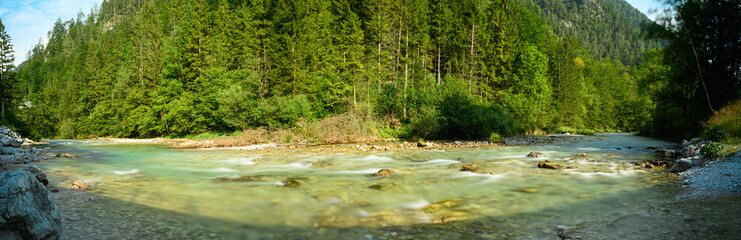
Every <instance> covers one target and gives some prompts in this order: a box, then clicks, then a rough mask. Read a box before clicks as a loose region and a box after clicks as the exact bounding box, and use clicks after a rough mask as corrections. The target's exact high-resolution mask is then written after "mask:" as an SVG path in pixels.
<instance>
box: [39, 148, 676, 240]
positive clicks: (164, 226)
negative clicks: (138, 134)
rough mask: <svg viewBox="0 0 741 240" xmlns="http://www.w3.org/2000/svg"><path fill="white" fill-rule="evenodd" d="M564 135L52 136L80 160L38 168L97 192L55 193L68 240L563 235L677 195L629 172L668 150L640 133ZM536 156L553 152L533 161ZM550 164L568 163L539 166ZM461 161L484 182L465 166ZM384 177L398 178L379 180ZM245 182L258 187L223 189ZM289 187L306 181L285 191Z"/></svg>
mask: <svg viewBox="0 0 741 240" xmlns="http://www.w3.org/2000/svg"><path fill="white" fill-rule="evenodd" d="M544 137H546V136H544ZM562 138H564V139H567V140H568V139H571V140H573V141H557V142H555V143H551V144H533V145H528V146H508V147H489V148H460V149H458V148H454V149H434V150H396V151H381V152H374V151H370V152H360V151H338V150H337V149H342V148H343V145H339V146H338V145H335V146H319V147H309V148H299V149H269V150H180V149H169V148H168V147H167V146H166V145H158V144H131V143H116V142H109V141H76V140H52V141H50V145H49V146H50V149H49V150H47V151H48V152H64V153H72V154H74V155H78V156H79V158H72V159H66V158H57V159H51V160H49V161H47V162H45V163H40V167H41V168H42V169H44V170H45V171H46V172H47V174H48V175H49V179H50V181H51V182H52V183H53V185H58V186H60V188H68V186H70V185H71V183H72V181H73V180H74V179H81V180H83V181H85V182H87V183H88V184H90V185H91V188H90V189H88V190H87V191H86V192H78V191H74V190H69V189H63V190H62V192H61V193H57V194H56V196H55V200H56V201H57V202H58V204H59V205H60V208H61V215H62V216H63V222H64V223H65V238H68V239H78V238H91V239H107V238H110V239H141V238H164V239H181V238H192V239H276V238H277V239H384V238H389V239H419V238H425V239H426V238H442V239H450V238H461V237H462V238H484V239H486V238H490V239H498V238H518V239H544V238H545V239H557V238H556V235H555V233H554V230H553V229H554V228H555V227H556V226H557V225H564V226H569V227H570V228H576V227H578V226H582V225H585V224H587V225H588V224H590V223H594V222H598V221H601V220H604V219H606V218H611V217H615V216H616V215H620V214H625V213H631V212H635V211H637V208H640V207H641V206H639V205H643V204H641V203H644V202H651V201H654V200H656V199H663V198H666V196H668V195H671V194H673V193H674V192H675V191H676V188H677V187H676V185H675V184H667V183H666V182H667V180H664V176H665V173H663V172H661V171H656V170H652V169H644V168H638V167H636V166H635V165H634V164H632V163H631V162H634V161H642V160H646V159H652V158H655V154H654V153H652V151H651V150H648V149H647V148H648V147H657V148H670V147H672V146H673V145H672V144H671V143H668V142H663V141H659V140H655V139H651V138H645V137H639V136H635V135H631V134H598V135H597V136H588V137H585V136H562ZM572 138H573V139H572ZM347 146H349V145H347ZM531 151H537V152H541V153H543V155H544V157H543V158H529V157H526V156H527V154H528V153H529V152H531ZM579 153H586V154H587V155H588V157H576V155H577V154H579ZM545 159H548V160H551V161H554V162H558V163H561V164H565V165H567V166H569V167H568V168H567V169H563V170H550V169H540V168H537V167H536V166H537V163H538V162H539V161H543V160H545ZM463 164H476V165H478V166H479V169H480V170H482V171H483V173H472V172H463V171H459V168H460V167H461V165H463ZM382 168H391V169H393V170H394V171H395V174H393V175H391V176H388V177H372V176H370V175H369V174H372V173H374V172H376V171H378V170H379V169H382ZM246 176H249V177H253V178H251V179H249V180H251V181H218V180H216V179H217V178H220V177H227V178H237V177H246ZM288 180H292V181H296V182H298V183H299V184H300V185H299V186H296V187H287V186H284V185H283V182H284V181H288ZM577 235H578V234H577Z"/></svg>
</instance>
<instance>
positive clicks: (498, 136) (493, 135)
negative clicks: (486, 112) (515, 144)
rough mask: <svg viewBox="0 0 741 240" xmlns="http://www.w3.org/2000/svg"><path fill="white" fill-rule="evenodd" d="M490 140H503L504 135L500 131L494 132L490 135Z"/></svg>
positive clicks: (493, 141) (496, 141)
mask: <svg viewBox="0 0 741 240" xmlns="http://www.w3.org/2000/svg"><path fill="white" fill-rule="evenodd" d="M489 142H491V143H498V142H502V136H500V135H499V133H495V132H493V133H491V135H489Z"/></svg>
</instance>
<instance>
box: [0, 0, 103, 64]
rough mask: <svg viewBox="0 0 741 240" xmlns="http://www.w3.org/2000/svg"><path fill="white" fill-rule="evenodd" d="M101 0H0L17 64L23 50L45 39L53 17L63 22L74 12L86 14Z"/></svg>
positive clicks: (26, 51)
mask: <svg viewBox="0 0 741 240" xmlns="http://www.w3.org/2000/svg"><path fill="white" fill-rule="evenodd" d="M102 2H103V0H0V20H2V22H3V25H5V32H6V33H8V35H10V38H11V44H13V49H14V50H15V54H14V55H15V63H14V65H16V66H18V64H20V63H21V62H23V61H25V60H26V53H28V51H30V50H32V49H33V47H34V46H35V45H36V44H37V43H39V41H40V40H41V41H43V42H46V35H47V33H48V32H49V30H51V28H52V27H53V26H54V23H55V22H56V21H57V19H60V18H61V19H62V21H67V20H70V19H72V18H77V14H78V13H80V12H83V13H85V14H89V13H90V9H92V8H93V6H95V5H96V4H97V5H98V6H100V3H102Z"/></svg>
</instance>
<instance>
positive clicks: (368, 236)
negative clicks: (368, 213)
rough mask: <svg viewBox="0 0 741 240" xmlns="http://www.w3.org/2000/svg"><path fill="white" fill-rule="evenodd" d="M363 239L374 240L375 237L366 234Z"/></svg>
mask: <svg viewBox="0 0 741 240" xmlns="http://www.w3.org/2000/svg"><path fill="white" fill-rule="evenodd" d="M363 237H365V239H369V240H370V239H373V235H371V234H365V235H363Z"/></svg>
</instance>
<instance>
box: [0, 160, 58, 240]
mask: <svg viewBox="0 0 741 240" xmlns="http://www.w3.org/2000/svg"><path fill="white" fill-rule="evenodd" d="M61 234H62V224H61V219H60V217H59V210H58V209H57V205H55V204H54V202H52V199H51V196H50V195H49V191H48V190H47V189H46V187H44V185H42V184H41V183H40V182H39V181H38V180H36V177H35V176H34V175H33V174H31V173H30V172H27V171H16V172H5V173H2V174H0V238H2V239H59V238H60V237H61Z"/></svg>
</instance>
